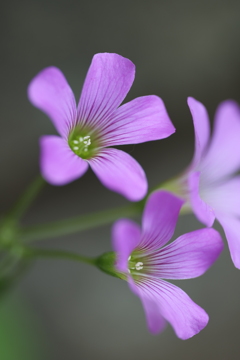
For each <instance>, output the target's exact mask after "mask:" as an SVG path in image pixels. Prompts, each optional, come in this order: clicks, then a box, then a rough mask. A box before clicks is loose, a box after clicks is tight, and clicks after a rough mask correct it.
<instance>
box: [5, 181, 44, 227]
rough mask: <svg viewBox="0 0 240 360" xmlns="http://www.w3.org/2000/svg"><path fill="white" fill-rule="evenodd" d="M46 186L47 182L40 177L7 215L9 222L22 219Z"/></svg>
mask: <svg viewBox="0 0 240 360" xmlns="http://www.w3.org/2000/svg"><path fill="white" fill-rule="evenodd" d="M44 184H45V180H44V179H43V178H42V177H41V176H38V177H37V178H36V179H35V180H34V181H33V182H32V183H31V185H30V186H29V187H28V188H27V190H26V191H25V192H24V193H23V194H22V195H21V197H20V198H19V200H18V201H17V203H16V204H15V206H14V207H13V209H12V210H11V211H10V212H9V214H8V215H7V220H14V221H17V220H18V219H20V217H21V216H22V215H23V214H24V213H25V211H26V210H27V209H28V207H29V206H30V205H31V203H32V201H33V200H34V199H35V197H36V196H37V194H38V193H39V191H40V190H41V188H42V187H43V185H44Z"/></svg>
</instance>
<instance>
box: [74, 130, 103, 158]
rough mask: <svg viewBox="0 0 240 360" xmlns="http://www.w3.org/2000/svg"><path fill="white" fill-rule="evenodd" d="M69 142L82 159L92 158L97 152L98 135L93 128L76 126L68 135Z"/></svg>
mask: <svg viewBox="0 0 240 360" xmlns="http://www.w3.org/2000/svg"><path fill="white" fill-rule="evenodd" d="M68 144H69V146H70V148H71V150H72V151H73V152H74V153H75V154H76V155H77V156H79V157H81V158H82V159H90V158H92V157H93V156H94V155H96V153H97V148H98V141H97V136H96V134H94V133H93V132H92V131H91V130H87V129H79V128H78V127H76V128H75V129H74V130H73V131H72V132H71V133H70V135H69V137H68Z"/></svg>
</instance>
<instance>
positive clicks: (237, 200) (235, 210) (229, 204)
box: [203, 176, 240, 217]
mask: <svg viewBox="0 0 240 360" xmlns="http://www.w3.org/2000/svg"><path fill="white" fill-rule="evenodd" d="M203 199H204V200H205V201H206V202H207V203H208V204H209V205H210V206H211V207H212V208H213V209H214V211H215V213H217V212H221V213H225V214H227V215H229V216H235V217H237V216H239V217H240V176H235V177H234V178H232V179H230V180H228V181H226V182H223V183H221V184H215V186H212V187H209V188H208V189H205V190H204V192H203Z"/></svg>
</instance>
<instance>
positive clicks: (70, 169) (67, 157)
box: [40, 135, 88, 185]
mask: <svg viewBox="0 0 240 360" xmlns="http://www.w3.org/2000/svg"><path fill="white" fill-rule="evenodd" d="M40 148H41V155H40V156H41V157H40V168H41V173H42V175H43V177H44V178H45V180H47V181H48V182H49V183H50V184H53V185H65V184H67V183H69V182H71V181H73V180H76V179H77V178H79V177H81V176H82V175H83V174H84V173H85V172H86V170H87V168H88V163H87V162H86V161H84V160H82V159H81V158H80V157H78V156H77V155H75V154H74V153H73V152H72V150H71V149H70V148H69V146H68V143H67V142H66V141H65V140H64V139H62V138H60V137H58V136H54V135H53V136H42V137H41V138H40Z"/></svg>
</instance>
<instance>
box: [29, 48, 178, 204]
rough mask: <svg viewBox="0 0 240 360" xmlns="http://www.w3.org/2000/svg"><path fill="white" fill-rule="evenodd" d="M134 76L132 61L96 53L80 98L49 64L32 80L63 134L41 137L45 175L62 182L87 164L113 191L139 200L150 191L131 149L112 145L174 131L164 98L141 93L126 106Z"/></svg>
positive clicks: (35, 96)
mask: <svg viewBox="0 0 240 360" xmlns="http://www.w3.org/2000/svg"><path fill="white" fill-rule="evenodd" d="M134 75H135V66H134V64H133V63H132V62H131V61H130V60H128V59H126V58H124V57H122V56H120V55H117V54H108V53H103V54H96V55H95V56H94V57H93V60H92V63H91V66H90V68H89V70H88V73H87V76H86V79H85V83H84V86H83V89H82V93H81V97H80V100H79V103H78V106H76V102H75V98H74V95H73V93H72V90H71V88H70V87H69V85H68V83H67V81H66V79H65V77H64V75H63V74H62V72H61V71H60V70H59V69H57V68H55V67H49V68H46V69H44V70H43V71H41V72H40V73H39V74H38V75H37V76H36V77H35V78H34V79H33V80H32V82H31V83H30V86H29V91H28V94H29V99H30V101H31V102H32V103H33V104H34V105H35V106H36V107H38V108H40V109H41V110H42V111H44V112H45V113H46V114H47V115H48V116H49V117H50V118H51V119H52V121H53V124H54V125H55V127H56V129H57V131H58V132H59V134H60V135H61V137H59V136H43V137H42V138H41V141H40V146H41V160H40V167H41V172H42V175H43V176H44V178H45V179H46V180H47V181H48V182H50V183H52V184H55V185H64V184H66V183H68V182H70V181H73V180H75V179H77V178H78V177H80V176H82V175H83V174H84V173H85V172H86V170H87V168H88V165H90V166H91V168H92V170H93V171H94V172H95V174H96V175H97V176H98V178H99V179H100V181H101V182H102V183H103V184H104V185H105V186H106V187H108V188H109V189H111V190H113V191H116V192H119V193H120V194H122V195H124V196H125V197H127V198H128V199H129V200H132V201H137V200H140V199H141V198H143V197H144V196H145V194H146V192H147V180H146V176H145V173H144V171H143V169H142V168H141V166H140V165H139V164H138V163H137V162H136V160H134V159H133V158H132V157H131V156H130V155H128V154H127V153H125V152H123V151H121V150H117V149H113V148H109V147H110V146H114V145H124V144H137V143H142V142H145V141H150V140H157V139H163V138H166V137H168V136H169V135H171V134H172V133H173V132H174V131H175V129H174V126H173V125H172V123H171V120H170V119H169V117H168V114H167V111H166V109H165V106H164V104H163V102H162V100H161V99H160V98H159V97H157V96H143V97H139V98H137V99H135V100H132V101H130V102H128V103H126V104H124V105H122V106H120V107H119V105H120V104H121V103H122V101H123V100H124V98H125V97H126V95H127V93H128V91H129V90H130V88H131V86H132V83H133V80H134Z"/></svg>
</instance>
